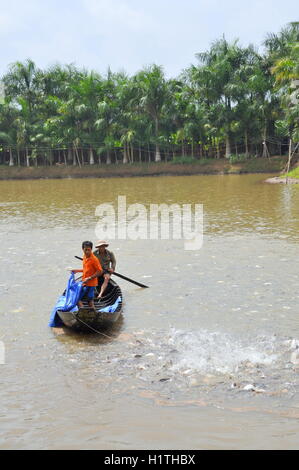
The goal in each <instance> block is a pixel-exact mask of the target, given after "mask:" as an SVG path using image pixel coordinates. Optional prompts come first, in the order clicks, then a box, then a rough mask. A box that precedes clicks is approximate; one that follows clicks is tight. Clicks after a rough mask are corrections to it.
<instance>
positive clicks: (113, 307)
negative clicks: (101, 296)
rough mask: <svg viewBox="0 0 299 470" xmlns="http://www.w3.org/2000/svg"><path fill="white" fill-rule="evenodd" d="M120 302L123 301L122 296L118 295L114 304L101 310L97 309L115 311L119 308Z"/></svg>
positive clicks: (106, 311) (108, 311)
mask: <svg viewBox="0 0 299 470" xmlns="http://www.w3.org/2000/svg"><path fill="white" fill-rule="evenodd" d="M120 302H121V296H119V297H117V299H116V301H115V302H114V304H113V305H108V306H107V307H103V308H101V309H100V310H97V312H103V313H113V312H115V310H116V309H117V307H118V305H119V303H120Z"/></svg>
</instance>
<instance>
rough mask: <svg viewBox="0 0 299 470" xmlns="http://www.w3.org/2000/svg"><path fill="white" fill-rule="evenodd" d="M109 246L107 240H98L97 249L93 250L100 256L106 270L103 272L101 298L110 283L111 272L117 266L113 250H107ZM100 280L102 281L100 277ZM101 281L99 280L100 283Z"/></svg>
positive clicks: (99, 258) (99, 296)
mask: <svg viewBox="0 0 299 470" xmlns="http://www.w3.org/2000/svg"><path fill="white" fill-rule="evenodd" d="M107 246H109V244H108V243H107V242H105V241H98V242H97V244H96V246H95V247H96V248H97V249H96V250H95V251H94V252H93V254H94V255H95V256H96V257H97V258H98V260H99V262H100V264H101V266H102V269H103V271H104V273H103V279H102V281H103V282H102V285H101V290H100V293H99V295H98V299H100V298H101V297H102V296H103V294H104V292H105V290H106V287H107V285H108V282H109V279H110V277H111V274H112V273H113V272H114V271H115V266H116V259H115V256H114V254H113V253H112V251H109V250H107V248H106V247H107ZM99 281H101V280H100V279H99ZM100 283H101V282H99V285H100Z"/></svg>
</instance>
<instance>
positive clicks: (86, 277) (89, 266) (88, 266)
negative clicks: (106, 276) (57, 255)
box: [72, 241, 103, 308]
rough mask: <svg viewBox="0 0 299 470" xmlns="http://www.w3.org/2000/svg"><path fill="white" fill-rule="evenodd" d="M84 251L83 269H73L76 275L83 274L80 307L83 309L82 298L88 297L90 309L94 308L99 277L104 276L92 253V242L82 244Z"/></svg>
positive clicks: (98, 262)
mask: <svg viewBox="0 0 299 470" xmlns="http://www.w3.org/2000/svg"><path fill="white" fill-rule="evenodd" d="M82 250H83V252H84V257H83V269H73V270H72V271H73V272H74V273H79V272H80V273H82V272H83V276H82V283H83V288H82V292H81V296H80V299H79V301H78V307H79V308H81V307H83V303H82V298H83V297H84V296H87V298H88V304H89V307H90V308H94V300H93V299H94V292H95V287H96V286H97V285H98V279H97V278H98V277H99V276H101V275H102V273H103V269H102V266H101V263H100V261H99V260H98V258H97V257H96V256H95V255H94V254H93V252H92V242H90V241H85V242H83V243H82Z"/></svg>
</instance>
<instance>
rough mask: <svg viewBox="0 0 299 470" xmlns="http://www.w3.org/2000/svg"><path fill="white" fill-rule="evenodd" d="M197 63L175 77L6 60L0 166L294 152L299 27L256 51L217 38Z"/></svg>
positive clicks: (298, 135) (298, 129)
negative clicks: (46, 67) (7, 65)
mask: <svg viewBox="0 0 299 470" xmlns="http://www.w3.org/2000/svg"><path fill="white" fill-rule="evenodd" d="M196 57H197V64H196V65H192V66H190V67H189V68H187V69H186V70H184V71H183V72H182V73H181V75H180V76H179V77H177V78H173V79H167V78H166V77H165V74H164V72H163V69H162V67H160V66H158V65H151V66H148V67H146V68H144V69H143V70H141V71H139V72H138V73H136V74H135V75H134V76H128V75H126V74H125V73H113V72H111V71H110V70H108V72H107V73H106V74H105V76H103V75H100V74H99V73H97V72H95V71H87V70H85V69H79V68H77V67H75V66H73V65H65V66H63V65H55V66H52V67H49V68H48V69H47V70H41V69H39V68H38V67H37V66H36V64H35V63H34V62H33V61H32V60H30V59H28V60H27V61H26V62H24V63H20V62H16V63H14V64H11V65H10V66H9V68H8V71H7V73H6V74H5V75H4V76H3V77H2V82H3V88H4V94H3V98H2V100H0V162H1V163H8V164H9V165H11V166H12V165H15V164H18V165H27V166H30V165H33V164H36V165H43V164H48V165H49V164H50V165H52V164H72V165H79V166H81V165H83V164H94V163H118V162H124V163H128V162H139V161H140V162H141V161H151V160H155V161H160V160H166V161H168V160H175V161H178V159H180V160H181V161H189V160H190V159H191V160H190V161H192V159H198V158H202V159H204V158H220V157H224V156H225V157H226V158H228V159H231V160H232V161H233V160H235V161H238V159H239V160H246V159H247V158H248V157H249V156H264V157H268V156H270V155H273V154H281V153H286V152H287V151H288V147H289V145H290V142H291V145H292V146H293V147H292V148H293V149H294V148H295V147H296V143H297V142H298V141H299V126H298V121H299V99H298V90H299V81H298V79H299V23H291V24H289V25H287V26H286V27H285V28H284V29H283V30H282V31H281V32H280V33H279V34H277V35H274V34H270V35H268V36H267V38H266V40H265V42H264V44H263V53H262V54H260V53H258V52H257V50H256V49H255V48H254V47H253V46H252V45H250V46H248V47H241V46H240V45H239V42H238V41H235V42H233V43H228V42H227V41H226V40H225V38H221V39H219V40H217V41H215V43H213V44H212V45H211V47H210V49H209V50H208V51H206V52H204V53H200V54H197V55H196ZM296 87H297V88H296ZM292 148H291V152H292ZM186 159H187V160H186Z"/></svg>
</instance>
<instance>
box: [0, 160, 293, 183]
mask: <svg viewBox="0 0 299 470" xmlns="http://www.w3.org/2000/svg"><path fill="white" fill-rule="evenodd" d="M284 165H285V157H271V159H268V158H267V159H264V158H256V159H250V160H248V161H245V162H241V163H235V164H231V163H229V162H228V161H227V160H224V159H221V160H211V161H209V160H205V161H200V160H199V161H198V162H196V163H188V164H174V163H171V162H159V163H155V162H151V163H148V164H146V163H139V164H138V163H134V164H117V165H116V164H113V165H93V166H90V165H86V166H83V167H77V166H64V165H61V166H46V167H45V166H43V167H16V166H14V167H9V166H1V167H0V180H32V179H67V178H128V177H146V176H180V175H182V176H188V175H231V174H236V175H240V174H251V173H275V174H279V173H280V172H281V171H282V169H283V167H284Z"/></svg>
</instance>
